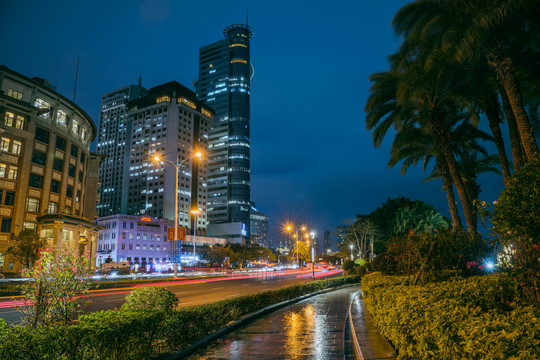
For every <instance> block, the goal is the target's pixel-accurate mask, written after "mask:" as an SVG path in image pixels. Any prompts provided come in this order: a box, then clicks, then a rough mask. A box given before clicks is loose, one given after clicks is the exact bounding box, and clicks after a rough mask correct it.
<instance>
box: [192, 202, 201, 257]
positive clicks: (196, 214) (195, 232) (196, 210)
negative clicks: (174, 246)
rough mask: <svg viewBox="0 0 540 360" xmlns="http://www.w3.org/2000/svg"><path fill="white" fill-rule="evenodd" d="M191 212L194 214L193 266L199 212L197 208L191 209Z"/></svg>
mask: <svg viewBox="0 0 540 360" xmlns="http://www.w3.org/2000/svg"><path fill="white" fill-rule="evenodd" d="M191 213H192V214H193V215H195V229H194V231H193V267H195V241H196V240H197V216H199V215H200V214H201V212H200V211H199V209H193V210H191Z"/></svg>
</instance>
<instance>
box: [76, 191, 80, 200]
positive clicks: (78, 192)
mask: <svg viewBox="0 0 540 360" xmlns="http://www.w3.org/2000/svg"><path fill="white" fill-rule="evenodd" d="M75 201H77V202H79V201H81V190H77V196H75Z"/></svg>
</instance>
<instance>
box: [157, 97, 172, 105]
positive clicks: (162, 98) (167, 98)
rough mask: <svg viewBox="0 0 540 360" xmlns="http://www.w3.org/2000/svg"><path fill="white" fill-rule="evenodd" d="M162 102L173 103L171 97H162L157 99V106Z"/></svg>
mask: <svg viewBox="0 0 540 360" xmlns="http://www.w3.org/2000/svg"><path fill="white" fill-rule="evenodd" d="M161 102H168V103H170V102H171V97H170V96H169V95H162V96H160V97H158V98H156V104H159V103H161Z"/></svg>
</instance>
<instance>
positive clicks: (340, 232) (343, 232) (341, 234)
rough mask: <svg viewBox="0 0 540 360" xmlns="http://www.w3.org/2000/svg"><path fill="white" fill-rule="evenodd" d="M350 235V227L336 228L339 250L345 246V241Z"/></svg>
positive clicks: (340, 226)
mask: <svg viewBox="0 0 540 360" xmlns="http://www.w3.org/2000/svg"><path fill="white" fill-rule="evenodd" d="M348 234H349V227H348V226H347V225H338V226H336V238H337V241H336V245H337V249H341V248H342V247H343V244H344V243H345V239H346V238H347V236H348ZM345 250H347V249H345Z"/></svg>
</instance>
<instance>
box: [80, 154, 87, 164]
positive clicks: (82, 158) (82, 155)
mask: <svg viewBox="0 0 540 360" xmlns="http://www.w3.org/2000/svg"><path fill="white" fill-rule="evenodd" d="M85 158H86V156H85V155H84V153H83V152H81V163H83V164H84V160H85Z"/></svg>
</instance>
